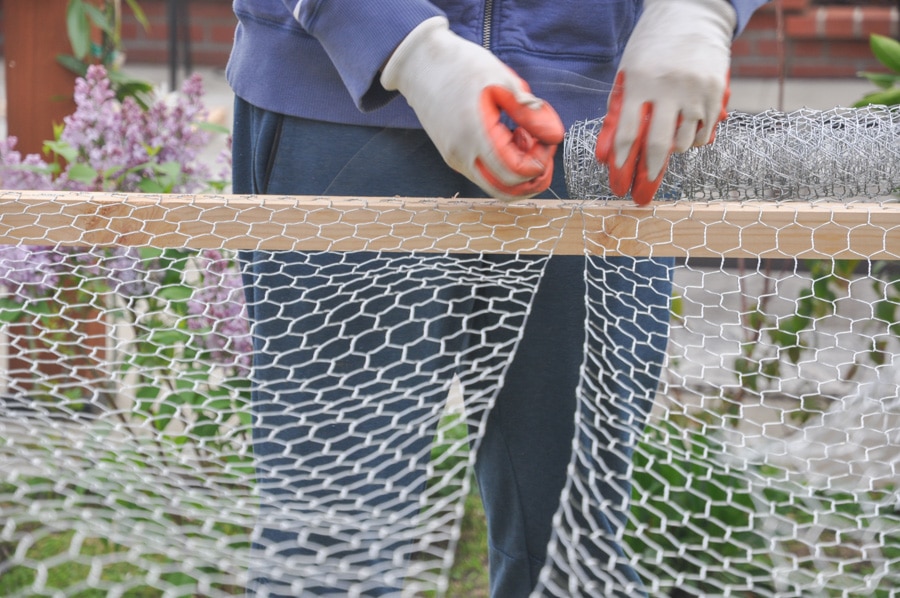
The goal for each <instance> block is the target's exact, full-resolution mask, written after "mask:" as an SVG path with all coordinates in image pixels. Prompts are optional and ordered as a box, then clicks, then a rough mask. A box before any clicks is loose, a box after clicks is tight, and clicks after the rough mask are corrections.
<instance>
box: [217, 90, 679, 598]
mask: <svg viewBox="0 0 900 598" xmlns="http://www.w3.org/2000/svg"><path fill="white" fill-rule="evenodd" d="M233 147H234V152H233V156H234V162H233V171H234V192H235V193H239V194H251V193H252V194H270V195H330V196H357V197H362V196H372V197H376V196H377V197H384V196H388V197H390V196H409V197H447V198H450V197H453V196H454V195H458V196H460V197H481V196H483V195H484V194H483V193H482V192H481V191H480V190H479V189H478V188H477V187H476V186H474V185H473V184H471V183H470V182H469V181H468V180H466V179H465V178H464V177H462V176H460V175H459V174H458V173H455V172H454V171H452V170H451V169H449V168H448V167H447V166H446V165H445V164H444V162H443V160H442V159H441V157H440V155H439V154H438V153H437V151H436V150H435V148H434V146H433V145H432V144H431V142H430V141H429V139H428V138H427V136H426V135H425V134H424V133H423V132H422V131H417V130H396V129H380V128H368V127H358V126H347V125H338V124H332V123H322V122H315V121H309V120H304V119H297V118H292V117H286V116H283V115H278V114H274V113H271V112H267V111H264V110H261V109H259V108H256V107H254V106H251V105H249V104H248V103H246V102H244V101H243V100H241V99H240V98H238V99H237V100H236V104H235V123H234V146H233ZM560 153H561V149H560ZM552 188H553V190H554V191H555V193H556V194H557V195H558V196H560V197H564V196H565V184H564V180H563V168H562V161H561V159H560V157H559V156H558V159H557V165H556V170H555V177H554V182H553V186H552ZM241 259H242V262H243V264H244V277H245V283H246V296H247V299H248V311H249V316H250V318H251V322H252V328H253V335H254V343H255V345H254V347H255V354H254V389H253V412H254V418H255V419H254V422H255V423H254V453H255V458H256V462H257V469H258V486H259V492H260V497H261V504H262V505H263V509H262V511H263V516H262V517H261V524H260V529H259V531H258V534H257V537H256V538H255V547H256V549H257V551H258V552H259V553H260V555H261V556H260V558H258V559H257V560H256V561H255V563H256V564H255V565H254V571H253V576H252V577H253V582H252V584H251V585H252V587H251V593H253V594H254V595H257V596H299V595H304V596H305V595H326V594H335V595H365V596H370V595H371V596H375V595H389V594H392V593H396V592H397V591H398V588H400V587H402V586H403V584H404V583H405V581H404V579H402V569H403V567H402V563H401V564H400V565H399V566H398V562H397V557H396V556H392V554H394V551H395V550H397V549H399V548H402V547H405V546H409V545H413V544H415V542H416V541H417V538H416V537H415V529H410V530H404V529H403V527H402V526H398V525H396V523H397V521H402V520H411V519H413V518H414V517H415V516H416V514H417V513H418V512H419V510H420V509H421V507H422V503H421V501H420V497H421V492H422V491H423V490H424V487H423V485H422V480H423V479H424V472H425V471H426V468H427V465H428V463H427V455H428V447H429V446H430V444H431V442H432V440H433V437H432V436H433V434H434V430H435V426H436V424H437V421H438V418H439V417H440V414H441V412H442V410H443V407H444V402H445V400H446V396H447V391H448V388H449V386H450V383H451V381H452V379H453V377H454V376H458V378H459V379H460V380H461V381H462V386H463V388H464V398H465V401H466V402H467V403H468V404H467V409H468V412H469V413H470V414H471V413H477V412H478V410H479V409H482V410H483V409H486V407H487V405H492V408H491V409H490V411H489V413H488V414H487V416H486V420H483V422H482V423H479V419H478V418H477V417H470V418H469V421H470V425H473V426H476V425H480V426H482V428H481V429H480V430H479V431H478V435H479V436H480V438H481V441H480V444H479V446H478V447H477V456H476V462H475V472H476V479H477V482H478V486H479V490H480V492H481V496H482V500H483V503H484V506H485V510H486V513H487V520H488V528H489V555H490V568H491V593H492V596H495V597H503V598H516V597H519V596H522V597H524V596H528V595H529V593H530V592H531V591H532V589H533V588H534V587H535V585H536V584H537V580H538V574H539V573H540V571H541V568H542V566H543V565H544V562H545V560H546V550H547V544H548V542H549V540H550V537H551V532H552V518H553V515H554V513H555V512H556V510H557V508H558V507H559V500H560V493H561V490H562V488H563V486H564V485H565V483H566V479H567V466H568V465H569V463H570V460H571V457H572V446H573V439H574V438H575V434H576V426H575V417H576V393H577V391H578V389H579V388H580V387H581V388H594V387H597V388H601V389H605V392H610V393H614V394H615V395H616V396H615V397H606V400H607V402H610V403H611V404H613V405H617V406H618V407H617V408H619V409H622V410H624V411H627V412H628V413H629V415H628V417H618V418H615V419H616V420H617V422H618V423H617V427H616V428H615V429H610V430H602V429H601V430H599V431H598V435H597V437H598V438H615V439H617V441H616V442H612V444H616V445H617V446H619V447H621V446H627V445H628V444H629V443H628V442H619V441H621V440H623V436H624V437H625V438H624V440H629V439H633V438H635V437H636V436H637V435H639V434H640V432H641V430H642V428H643V423H644V419H645V417H646V414H647V413H648V412H649V408H650V401H652V394H653V391H654V390H655V388H656V384H657V379H658V375H659V368H660V365H661V364H662V360H663V356H664V351H665V344H666V336H667V321H668V297H669V293H670V286H669V284H670V283H669V280H670V272H669V270H670V265H669V264H668V263H667V262H665V261H655V260H646V259H644V260H636V259H632V258H624V257H623V258H608V259H599V258H590V259H589V266H590V267H589V268H588V267H586V259H585V258H584V257H582V256H553V257H550V258H547V257H540V256H534V257H530V258H526V257H522V256H519V257H516V256H508V255H507V256H504V255H491V256H478V255H475V256H472V255H465V256H464V255H427V254H391V253H373V252H351V253H336V252H266V251H253V252H243V253H242V255H241ZM588 275H589V276H590V278H591V279H595V280H602V284H600V285H597V284H587V285H586V282H585V279H586V277H587V276H588ZM538 280H539V286H538V288H537V292H536V294H535V295H534V296H533V298H532V286H533V284H534V282H535V281H538ZM586 295H588V296H589V297H588V298H589V303H590V304H591V305H595V306H600V307H599V308H598V309H595V310H593V311H592V312H591V313H588V311H587V310H586V300H585V297H586ZM632 302H634V303H632ZM637 304H639V305H640V306H641V309H635V307H634V306H635V305H637ZM529 305H530V313H527V314H526V311H527V307H528V306H529ZM598 314H599V316H598ZM526 316H527V317H526ZM598 317H599V318H600V319H601V320H602V321H601V322H600V324H597V323H596V320H597V318H598ZM592 322H593V323H592ZM586 326H590V327H591V328H592V333H591V334H590V335H586ZM523 327H524V328H523ZM513 350H514V351H515V353H514V358H513V359H512V360H511V361H509V360H508V359H506V358H505V356H506V355H508V354H509V353H510V352H512V351H513ZM586 351H587V352H588V353H590V354H592V355H595V356H599V357H598V358H597V359H589V360H585V354H586ZM607 356H609V357H607ZM583 364H585V370H584V371H582V366H583ZM583 376H587V377H588V378H590V379H591V383H590V384H588V385H586V386H585V385H583V384H581V385H580V384H579V382H580V381H581V380H582V377H583ZM500 381H502V387H500V388H499V391H497V392H494V391H493V389H495V387H496V386H497V384H498V383H499V382H500ZM610 399H614V400H611V401H610ZM598 400H601V398H599V397H598ZM635 414H637V415H636V416H635ZM622 421H627V422H629V423H628V424H627V426H626V427H625V429H624V430H623V429H622V427H621V422H622ZM596 425H597V426H599V427H600V428H602V427H603V426H604V425H605V424H604V422H603V421H598V422H596ZM603 451H604V449H603V447H600V452H599V455H600V459H601V460H602V461H603V463H600V464H598V465H599V466H602V467H605V468H607V469H609V470H611V471H612V473H614V474H616V475H611V476H609V477H608V478H607V479H609V480H613V481H612V482H610V484H611V485H613V486H615V487H614V488H610V492H611V493H612V494H616V495H622V494H627V492H628V485H627V481H626V473H627V472H626V470H627V467H628V455H627V454H625V455H623V454H621V453H620V452H616V453H615V454H612V453H611V454H609V455H608V457H609V458H608V459H607V458H605V456H606V455H605V454H604V452H603ZM423 455H424V456H425V457H426V458H423ZM342 488H345V489H349V490H350V492H344V493H342V491H341V490H342ZM361 502H362V503H364V505H363V504H361ZM361 513H365V514H366V515H365V517H367V518H368V519H369V520H368V521H358V520H355V519H359V517H360V516H361V515H360V514H361ZM623 515H624V514H623V513H618V514H614V516H612V517H610V515H609V513H608V511H604V512H602V513H592V514H590V516H589V519H590V520H591V521H593V522H594V523H595V524H596V522H597V521H600V522H601V523H600V525H601V526H605V527H606V528H607V529H609V530H615V529H618V528H620V527H621V524H622V519H621V517H622V516H623ZM355 516H356V517H355ZM311 520H315V521H319V522H321V521H329V522H331V524H330V525H328V526H324V527H323V526H320V527H319V528H318V529H305V528H304V526H303V524H302V522H303V521H311ZM384 530H390V531H388V532H385V531H384ZM610 542H611V544H612V545H611V546H610V547H609V549H608V550H606V551H600V552H601V554H600V555H599V556H598V558H605V559H608V558H609V555H610V554H621V550H620V548H619V547H618V546H617V545H615V542H614V540H610ZM323 546H325V547H328V546H333V550H332V551H330V552H329V551H325V552H323V551H322V550H318V551H316V550H315V549H316V548H320V549H321V547H323ZM398 552H399V551H398ZM323 555H326V556H323ZM615 567H616V568H617V569H619V574H620V575H622V576H624V577H625V578H627V579H634V580H636V579H637V577H636V575H635V574H634V572H633V571H632V570H631V569H630V568H628V567H627V565H624V564H623V563H622V562H621V561H620V562H619V563H618V564H617V565H615ZM398 570H399V571H401V573H399V574H398V573H397V571H398ZM347 579H351V580H352V581H353V582H354V585H353V588H354V589H352V590H351V589H348V588H349V586H347V585H346V584H347V583H348V582H347V581H346V580H347Z"/></svg>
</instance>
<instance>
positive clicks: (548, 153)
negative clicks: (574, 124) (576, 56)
mask: <svg viewBox="0 0 900 598" xmlns="http://www.w3.org/2000/svg"><path fill="white" fill-rule="evenodd" d="M381 84H382V85H383V86H384V88H385V89H389V90H395V89H396V90H398V91H399V92H400V93H401V94H402V95H403V97H405V98H406V101H407V102H408V103H409V105H410V106H411V107H412V109H413V110H414V111H415V113H416V116H418V117H419V122H420V123H421V124H422V127H423V128H424V129H425V132H426V133H427V134H428V136H429V138H430V139H431V140H432V142H434V145H435V146H436V147H437V149H438V151H439V152H440V154H441V156H442V157H443V158H444V160H445V161H446V162H447V164H448V165H449V166H450V167H451V168H453V169H454V170H456V171H458V172H460V173H462V174H463V175H465V176H466V177H467V178H468V179H469V180H471V181H472V182H474V183H475V184H477V185H478V186H479V187H481V189H483V190H484V191H485V192H486V193H488V194H489V195H491V196H493V197H496V198H498V199H504V200H515V199H522V198H526V197H531V196H533V195H536V194H538V193H540V192H541V191H544V190H545V189H546V188H547V187H549V186H550V179H551V178H552V177H553V155H554V153H555V152H556V146H557V145H558V144H559V143H561V142H562V139H563V135H564V134H565V129H564V127H563V124H562V121H561V120H560V118H559V116H558V115H557V114H556V111H555V110H553V108H552V107H551V106H550V105H549V104H548V103H546V102H544V101H542V100H540V99H538V98H536V97H535V96H533V95H532V94H531V90H530V89H529V87H528V84H527V83H525V81H523V80H522V79H521V78H519V76H518V75H516V74H515V73H514V72H513V71H512V69H510V68H509V67H508V66H506V65H505V64H503V63H502V62H501V61H500V60H499V59H498V58H497V57H496V56H494V55H493V54H491V53H490V52H489V51H487V50H486V49H484V48H482V47H481V46H479V45H478V44H475V43H473V42H470V41H467V40H465V39H463V38H461V37H460V36H458V35H456V34H455V33H453V32H451V31H450V28H449V25H448V23H447V19H445V18H444V17H433V18H431V19H428V20H426V21H423V22H422V23H421V24H419V25H418V26H417V27H416V28H415V29H413V30H412V32H410V34H409V35H407V37H406V38H405V39H404V40H403V41H402V42H401V43H400V45H399V46H397V49H396V50H395V51H394V53H393V54H392V55H391V58H390V59H389V60H388V62H387V64H386V65H385V67H384V69H383V71H382V74H381ZM502 113H505V114H506V115H507V116H508V117H509V118H510V120H511V121H512V122H513V123H515V124H516V125H518V128H517V129H516V130H515V133H514V132H513V131H511V130H510V129H509V128H508V127H507V126H506V125H505V124H503V123H502V122H500V117H501V114H502Z"/></svg>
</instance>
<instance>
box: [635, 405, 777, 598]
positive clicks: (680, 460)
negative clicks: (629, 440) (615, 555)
mask: <svg viewBox="0 0 900 598" xmlns="http://www.w3.org/2000/svg"><path fill="white" fill-rule="evenodd" d="M722 452H723V450H722V446H721V443H720V442H719V441H718V440H716V439H715V438H714V437H713V436H712V435H710V434H709V433H708V432H706V431H704V430H691V429H681V428H679V427H677V426H675V425H674V424H673V423H671V422H669V421H662V422H660V425H659V427H655V428H653V429H652V430H651V431H650V433H649V434H648V437H647V438H646V439H645V440H644V441H643V443H642V444H641V445H640V446H639V447H638V449H637V450H636V451H635V456H634V474H633V478H632V481H633V488H634V491H633V496H632V507H631V516H630V517H629V528H628V530H627V531H626V543H627V545H628V546H629V548H630V549H631V552H632V553H634V554H636V555H637V557H638V562H640V563H641V567H642V570H641V573H642V574H645V575H649V576H650V578H649V579H646V580H645V582H647V583H650V582H652V579H654V578H655V579H658V580H662V581H663V583H665V582H666V581H671V580H673V579H675V578H676V577H679V578H681V579H682V580H683V582H682V585H681V587H682V588H683V589H687V588H690V589H691V590H696V591H699V592H701V593H700V594H699V595H705V594H703V592H711V593H712V594H714V593H716V591H718V590H720V589H721V587H722V586H723V585H725V584H729V585H736V586H738V587H744V588H756V589H760V590H762V589H764V588H767V587H769V586H768V585H767V583H766V579H767V577H768V576H767V570H769V569H770V567H771V564H772V563H771V560H770V559H769V558H768V557H767V552H768V547H769V540H768V538H766V536H765V535H764V534H763V533H762V532H761V531H760V529H759V528H760V514H759V511H758V509H757V506H756V505H755V503H754V498H753V495H752V493H751V489H750V487H749V484H748V482H747V479H746V472H743V471H736V470H733V469H732V468H731V467H730V466H729V465H727V464H725V463H723V462H722V461H721V459H720V457H719V456H720V455H721V454H722ZM723 560H725V561H726V562H727V563H728V565H727V566H724V567H723V566H722V562H723ZM769 589H772V588H769ZM687 595H692V594H687Z"/></svg>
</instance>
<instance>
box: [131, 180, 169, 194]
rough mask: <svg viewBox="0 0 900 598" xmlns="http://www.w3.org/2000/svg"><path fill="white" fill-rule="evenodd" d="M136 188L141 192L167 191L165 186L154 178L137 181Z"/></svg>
mask: <svg viewBox="0 0 900 598" xmlns="http://www.w3.org/2000/svg"><path fill="white" fill-rule="evenodd" d="M138 189H140V190H141V192H142V193H167V191H166V188H165V187H163V186H162V185H161V184H160V183H159V182H158V181H157V180H156V179H143V180H141V181H140V182H139V183H138Z"/></svg>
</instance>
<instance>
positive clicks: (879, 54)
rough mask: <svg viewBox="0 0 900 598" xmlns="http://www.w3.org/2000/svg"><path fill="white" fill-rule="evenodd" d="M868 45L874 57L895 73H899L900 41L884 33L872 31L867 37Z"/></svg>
mask: <svg viewBox="0 0 900 598" xmlns="http://www.w3.org/2000/svg"><path fill="white" fill-rule="evenodd" d="M869 46H870V47H871V48H872V54H874V55H875V58H877V59H878V61H879V62H880V63H881V64H883V65H884V66H886V67H888V68H889V69H891V70H892V71H894V72H895V73H898V74H900V42H898V41H897V40H895V39H891V38H889V37H887V36H885V35H878V34H877V33H873V34H872V35H871V36H870V37H869Z"/></svg>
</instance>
